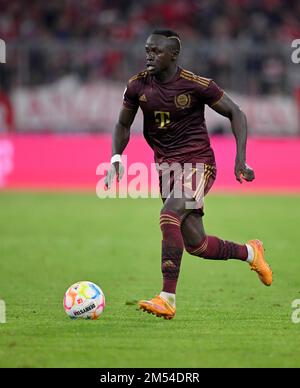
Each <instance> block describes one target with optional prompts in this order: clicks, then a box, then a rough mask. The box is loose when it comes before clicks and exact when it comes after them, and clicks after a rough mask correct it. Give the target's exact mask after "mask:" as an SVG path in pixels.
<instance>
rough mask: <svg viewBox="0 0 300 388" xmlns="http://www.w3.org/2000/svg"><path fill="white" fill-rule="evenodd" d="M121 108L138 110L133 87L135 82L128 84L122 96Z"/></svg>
mask: <svg viewBox="0 0 300 388" xmlns="http://www.w3.org/2000/svg"><path fill="white" fill-rule="evenodd" d="M123 106H124V107H125V108H127V109H132V110H137V109H138V107H139V97H138V93H137V90H136V87H135V82H128V84H127V87H126V89H125V91H124V95H123Z"/></svg>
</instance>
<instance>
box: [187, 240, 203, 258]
mask: <svg viewBox="0 0 300 388" xmlns="http://www.w3.org/2000/svg"><path fill="white" fill-rule="evenodd" d="M184 246H185V250H186V251H187V252H188V253H189V254H190V255H193V256H198V257H202V258H203V259H205V258H206V253H207V252H206V248H207V237H206V236H205V235H204V236H203V238H202V239H201V241H200V243H198V244H197V245H189V244H187V243H186V242H185V244H184Z"/></svg>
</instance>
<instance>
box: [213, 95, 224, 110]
mask: <svg viewBox="0 0 300 388" xmlns="http://www.w3.org/2000/svg"><path fill="white" fill-rule="evenodd" d="M223 96H224V92H222V96H221V97H220V98H219V99H218V100H217V101H215V102H214V103H213V104H211V105H210V107H213V106H215V105H216V104H217V103H218V102H219V101H220V100H221V98H222V97H223Z"/></svg>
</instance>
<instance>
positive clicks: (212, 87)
mask: <svg viewBox="0 0 300 388" xmlns="http://www.w3.org/2000/svg"><path fill="white" fill-rule="evenodd" d="M201 94H202V98H203V102H204V104H207V105H209V106H213V105H215V104H216V103H217V102H218V101H219V100H220V99H221V98H222V97H223V94H224V91H223V90H222V89H221V88H220V87H219V86H218V85H217V84H216V83H215V82H214V81H213V80H211V81H210V82H209V84H208V86H207V88H205V89H203V90H202V93H201Z"/></svg>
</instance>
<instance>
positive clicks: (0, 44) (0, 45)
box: [0, 39, 6, 63]
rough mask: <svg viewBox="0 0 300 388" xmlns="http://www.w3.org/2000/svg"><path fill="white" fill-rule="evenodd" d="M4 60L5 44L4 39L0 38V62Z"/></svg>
mask: <svg viewBox="0 0 300 388" xmlns="http://www.w3.org/2000/svg"><path fill="white" fill-rule="evenodd" d="M5 62H6V46H5V42H4V40H2V39H0V63H5Z"/></svg>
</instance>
